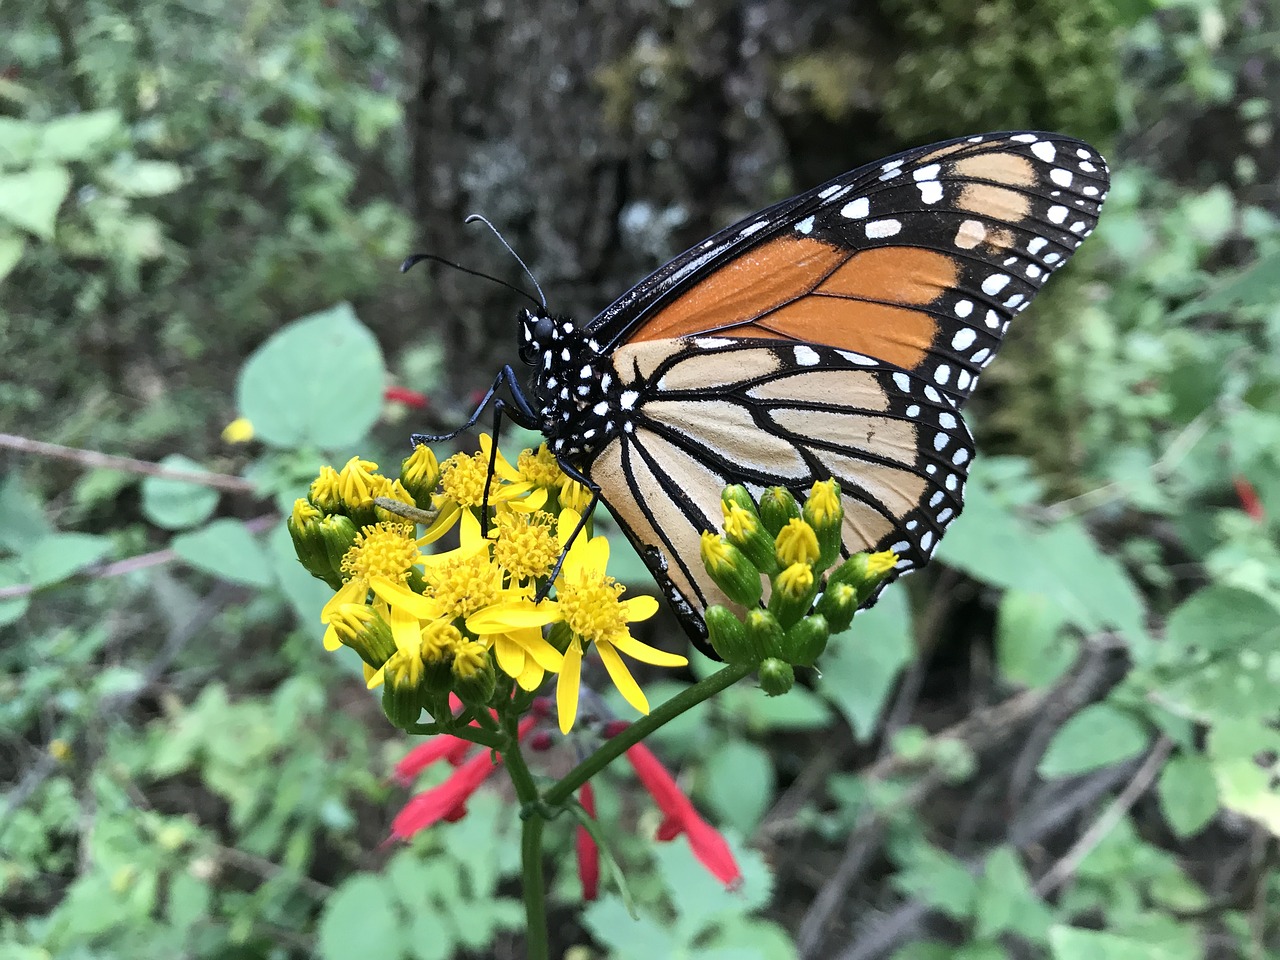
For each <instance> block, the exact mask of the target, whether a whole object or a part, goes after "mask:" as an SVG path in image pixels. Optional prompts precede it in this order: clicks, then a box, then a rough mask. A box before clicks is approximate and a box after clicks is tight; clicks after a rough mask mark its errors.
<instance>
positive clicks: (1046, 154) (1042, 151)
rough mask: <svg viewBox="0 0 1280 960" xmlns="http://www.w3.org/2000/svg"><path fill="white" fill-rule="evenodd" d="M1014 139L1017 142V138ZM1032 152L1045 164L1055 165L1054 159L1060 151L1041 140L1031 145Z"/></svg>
mask: <svg viewBox="0 0 1280 960" xmlns="http://www.w3.org/2000/svg"><path fill="white" fill-rule="evenodd" d="M1013 139H1015V140H1017V139H1018V138H1017V137H1014V138H1013ZM1031 152H1032V153H1034V154H1035V155H1036V156H1037V157H1039V158H1040V159H1041V160H1043V161H1044V162H1045V163H1053V158H1054V157H1055V156H1057V153H1058V151H1056V150H1054V149H1053V144H1052V143H1045V142H1044V141H1043V140H1041V141H1040V142H1039V143H1033V144H1032V145H1031Z"/></svg>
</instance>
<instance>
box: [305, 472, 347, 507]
mask: <svg viewBox="0 0 1280 960" xmlns="http://www.w3.org/2000/svg"><path fill="white" fill-rule="evenodd" d="M307 499H308V500H310V501H311V502H312V503H314V504H315V505H316V506H317V507H319V508H320V509H321V510H323V511H324V512H325V513H334V512H335V511H337V509H338V508H339V507H340V506H342V482H341V480H340V479H339V477H338V471H337V470H335V469H333V467H331V466H329V465H328V464H325V465H324V466H323V467H321V468H320V474H319V476H317V477H316V478H315V479H314V480H312V481H311V490H310V491H309V493H308V496H307Z"/></svg>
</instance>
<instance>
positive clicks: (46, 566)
mask: <svg viewBox="0 0 1280 960" xmlns="http://www.w3.org/2000/svg"><path fill="white" fill-rule="evenodd" d="M110 550H111V541H110V540H109V539H107V538H106V537H96V536H93V535H92V534H88V533H55V534H54V535H53V536H50V537H45V538H44V539H43V540H39V541H37V542H36V543H35V544H34V545H32V546H31V547H30V548H28V549H27V550H26V552H24V553H23V554H22V557H21V563H22V565H23V567H25V568H26V571H27V576H28V578H29V579H30V582H31V583H32V585H33V586H36V587H47V586H49V585H50V584H53V583H58V582H59V581H60V580H65V579H66V578H67V577H69V576H71V575H72V574H74V573H76V572H77V571H79V570H83V569H84V568H85V567H88V566H92V565H93V564H95V563H97V562H98V561H99V560H101V559H102V558H103V557H105V556H106V555H107V553H108V552H109V551H110Z"/></svg>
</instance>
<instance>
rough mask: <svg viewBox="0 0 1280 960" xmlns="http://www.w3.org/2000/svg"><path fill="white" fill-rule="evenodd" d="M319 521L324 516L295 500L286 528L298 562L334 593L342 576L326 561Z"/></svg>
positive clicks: (309, 502)
mask: <svg viewBox="0 0 1280 960" xmlns="http://www.w3.org/2000/svg"><path fill="white" fill-rule="evenodd" d="M322 520H324V514H323V513H321V512H320V511H319V510H318V509H317V508H316V507H315V506H313V505H312V503H311V501H309V500H303V499H298V500H295V501H294V502H293V512H292V513H291V514H290V515H289V519H288V520H286V521H285V527H286V528H287V529H288V531H289V537H290V539H291V540H293V552H294V553H296V554H297V555H298V562H299V563H301V564H302V566H303V567H304V568H306V571H307V572H308V573H310V574H311V575H312V576H313V577H315V578H316V579H318V580H323V581H324V582H325V583H327V584H328V585H329V586H330V587H332V588H333V589H334V590H337V589H338V588H339V587H341V586H342V577H341V576H340V575H339V574H338V571H337V570H335V569H334V566H333V564H332V563H330V562H329V552H328V550H327V549H326V548H325V542H324V536H323V535H322V533H321V530H320V523H321V521H322Z"/></svg>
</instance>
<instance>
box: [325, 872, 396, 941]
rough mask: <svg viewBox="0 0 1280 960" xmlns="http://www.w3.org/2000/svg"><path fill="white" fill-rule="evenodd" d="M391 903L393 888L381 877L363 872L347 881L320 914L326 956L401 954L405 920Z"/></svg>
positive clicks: (330, 898) (326, 903) (327, 902)
mask: <svg viewBox="0 0 1280 960" xmlns="http://www.w3.org/2000/svg"><path fill="white" fill-rule="evenodd" d="M391 904H392V893H391V891H390V890H388V889H386V886H385V884H383V882H382V881H381V880H379V879H378V878H377V877H372V876H369V875H368V874H359V875H357V876H355V877H352V878H351V879H349V880H347V881H346V882H345V883H343V884H342V886H341V887H339V888H338V889H337V891H335V892H334V894H333V895H332V896H331V897H329V899H328V900H327V901H325V905H324V912H323V913H322V914H321V916H320V926H319V931H318V932H319V937H318V944H317V945H318V947H319V955H320V957H321V958H322V960H350V958H351V957H365V956H368V957H387V958H390V957H399V956H401V955H402V954H403V953H404V949H405V942H404V935H403V933H402V926H403V921H402V920H401V918H400V917H399V916H398V915H397V913H396V911H395V910H394V909H393V908H392V905H391Z"/></svg>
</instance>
